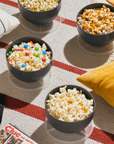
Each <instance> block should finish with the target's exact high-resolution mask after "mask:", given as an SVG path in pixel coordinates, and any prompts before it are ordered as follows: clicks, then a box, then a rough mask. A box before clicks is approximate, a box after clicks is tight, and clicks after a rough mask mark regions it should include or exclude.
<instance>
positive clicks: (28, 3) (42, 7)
mask: <svg viewBox="0 0 114 144" xmlns="http://www.w3.org/2000/svg"><path fill="white" fill-rule="evenodd" d="M19 1H20V4H21V5H22V6H23V7H25V8H26V9H28V10H31V11H38V12H40V11H48V10H51V9H53V8H55V7H57V5H58V4H59V1H60V0H19Z"/></svg>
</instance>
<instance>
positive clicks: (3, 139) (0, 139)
mask: <svg viewBox="0 0 114 144" xmlns="http://www.w3.org/2000/svg"><path fill="white" fill-rule="evenodd" d="M0 144H38V143H36V142H35V141H33V140H32V139H31V138H30V137H28V136H27V135H26V134H24V133H23V132H21V131H20V130H19V129H17V128H16V127H14V126H13V125H12V124H8V125H6V126H5V127H4V128H3V129H2V130H1V131H0Z"/></svg>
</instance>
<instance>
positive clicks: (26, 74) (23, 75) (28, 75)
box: [6, 37, 53, 83]
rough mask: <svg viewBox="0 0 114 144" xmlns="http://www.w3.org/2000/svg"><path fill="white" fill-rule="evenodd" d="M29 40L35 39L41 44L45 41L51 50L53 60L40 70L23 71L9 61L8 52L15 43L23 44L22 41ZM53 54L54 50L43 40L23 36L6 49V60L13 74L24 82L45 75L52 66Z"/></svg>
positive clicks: (34, 80) (37, 79) (35, 41)
mask: <svg viewBox="0 0 114 144" xmlns="http://www.w3.org/2000/svg"><path fill="white" fill-rule="evenodd" d="M29 41H33V43H39V44H40V45H42V44H43V43H45V45H46V46H47V51H50V52H51V61H50V63H49V64H48V65H47V66H45V67H44V68H42V69H40V70H36V71H21V70H19V69H16V68H15V67H13V66H12V65H11V64H10V63H9V62H8V59H7V58H8V56H7V54H8V52H9V51H11V50H12V48H13V45H19V44H21V42H25V43H27V42H29ZM52 56H53V52H52V49H51V48H50V46H49V45H48V44H47V43H46V42H45V41H43V40H41V39H39V38H35V37H23V38H20V39H17V40H15V41H14V42H12V43H11V44H10V45H9V46H8V48H7V50H6V62H7V67H8V69H9V71H10V72H11V73H12V75H13V76H14V77H15V78H17V79H18V80H21V81H23V82H29V83H30V82H36V81H39V80H40V79H42V78H43V77H45V76H46V75H47V73H48V72H49V70H50V69H51V66H52Z"/></svg>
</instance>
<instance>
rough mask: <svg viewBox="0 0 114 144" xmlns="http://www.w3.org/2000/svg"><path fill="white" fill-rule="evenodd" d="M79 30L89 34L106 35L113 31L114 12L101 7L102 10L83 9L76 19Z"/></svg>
mask: <svg viewBox="0 0 114 144" xmlns="http://www.w3.org/2000/svg"><path fill="white" fill-rule="evenodd" d="M78 24H79V26H80V28H81V29H83V30H84V31H86V32H88V33H91V34H97V35H102V34H107V33H111V32H113V31H114V12H111V11H110V9H109V8H106V6H105V5H103V7H102V8H94V9H88V10H87V9H85V10H84V12H83V14H81V15H80V16H79V17H78Z"/></svg>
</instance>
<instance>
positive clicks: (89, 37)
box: [76, 3, 114, 47]
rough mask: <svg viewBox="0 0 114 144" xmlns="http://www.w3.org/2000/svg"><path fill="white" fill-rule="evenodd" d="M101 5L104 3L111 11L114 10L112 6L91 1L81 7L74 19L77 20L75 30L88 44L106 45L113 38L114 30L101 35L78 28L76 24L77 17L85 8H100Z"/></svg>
mask: <svg viewBox="0 0 114 144" xmlns="http://www.w3.org/2000/svg"><path fill="white" fill-rule="evenodd" d="M103 5H105V6H106V7H107V8H110V10H111V11H113V12H114V7H113V6H111V5H109V4H105V3H93V4H89V5H87V6H85V7H83V8H82V9H81V10H80V11H79V12H78V14H77V17H76V21H77V30H78V32H79V34H80V36H81V38H82V39H83V40H84V41H85V42H87V43H88V44H90V45H93V46H99V47H100V46H106V45H108V44H109V43H111V42H112V41H113V40H114V32H111V33H108V34H102V35H95V34H90V33H87V32H86V31H84V30H83V29H81V28H80V26H79V24H78V17H79V16H80V15H81V14H82V13H83V12H84V10H85V9H94V8H101V7H102V6H103Z"/></svg>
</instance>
